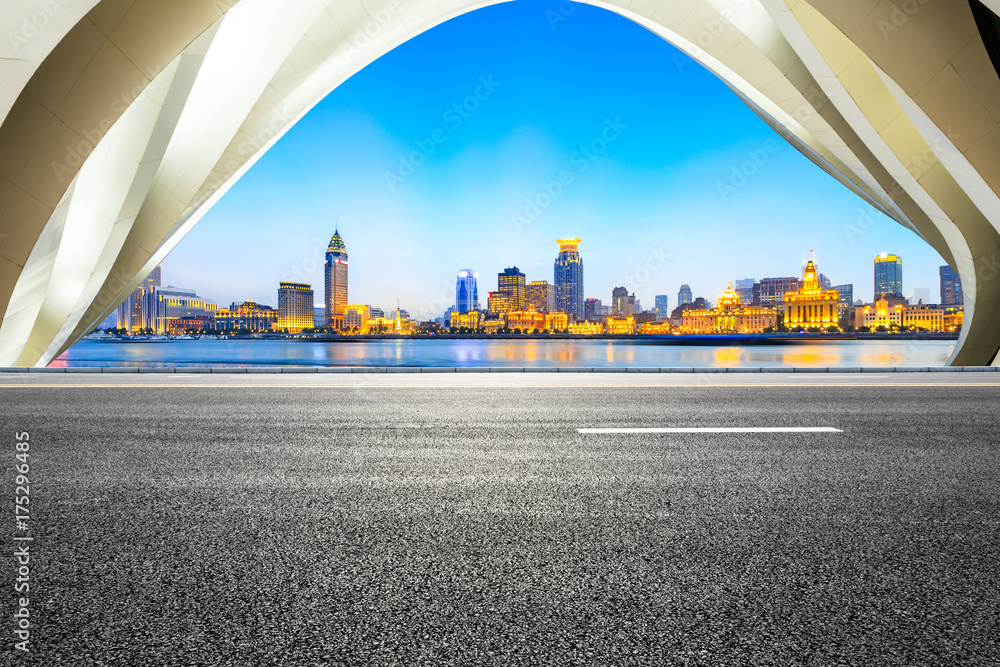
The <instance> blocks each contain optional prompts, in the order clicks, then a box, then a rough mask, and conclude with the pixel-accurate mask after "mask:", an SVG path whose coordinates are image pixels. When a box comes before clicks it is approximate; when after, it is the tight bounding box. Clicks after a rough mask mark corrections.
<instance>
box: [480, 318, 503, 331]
mask: <svg viewBox="0 0 1000 667" xmlns="http://www.w3.org/2000/svg"><path fill="white" fill-rule="evenodd" d="M480 326H481V327H482V329H483V331H485V332H486V333H488V334H495V333H497V332H498V331H500V330H501V329H503V328H504V327H505V326H506V322H504V321H503V320H501V319H488V320H483V321H482V323H481V324H480Z"/></svg>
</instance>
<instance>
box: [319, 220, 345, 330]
mask: <svg viewBox="0 0 1000 667" xmlns="http://www.w3.org/2000/svg"><path fill="white" fill-rule="evenodd" d="M323 268H324V271H325V276H324V277H325V279H326V280H325V283H326V284H325V288H326V294H325V299H324V300H323V307H324V314H325V315H326V326H328V327H333V328H334V329H340V328H342V327H343V326H344V312H345V311H346V310H347V246H346V245H344V239H342V238H341V237H340V232H339V230H337V231H334V233H333V238H331V239H330V245H329V246H328V247H327V249H326V264H325V265H324V267H323Z"/></svg>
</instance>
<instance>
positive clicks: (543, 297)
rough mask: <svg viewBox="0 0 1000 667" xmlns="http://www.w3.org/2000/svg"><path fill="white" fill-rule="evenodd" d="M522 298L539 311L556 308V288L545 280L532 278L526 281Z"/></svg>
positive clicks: (549, 311)
mask: <svg viewBox="0 0 1000 667" xmlns="http://www.w3.org/2000/svg"><path fill="white" fill-rule="evenodd" d="M524 299H525V301H527V302H528V305H530V306H533V307H534V308H535V310H537V311H538V312H540V313H551V312H554V311H555V310H556V290H555V287H554V286H553V285H552V283H550V282H549V281H547V280H532V281H531V282H530V283H528V286H527V287H525V288H524ZM564 328H565V327H564Z"/></svg>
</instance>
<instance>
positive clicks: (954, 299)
mask: <svg viewBox="0 0 1000 667" xmlns="http://www.w3.org/2000/svg"><path fill="white" fill-rule="evenodd" d="M938 273H939V274H940V276H941V305H942V306H961V305H963V304H964V303H965V298H964V297H963V296H962V279H961V278H959V277H958V274H957V273H955V271H954V270H953V269H952V268H951V267H950V266H942V267H941V268H940V270H939V271H938ZM119 326H121V325H119Z"/></svg>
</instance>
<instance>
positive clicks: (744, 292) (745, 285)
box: [733, 278, 757, 304]
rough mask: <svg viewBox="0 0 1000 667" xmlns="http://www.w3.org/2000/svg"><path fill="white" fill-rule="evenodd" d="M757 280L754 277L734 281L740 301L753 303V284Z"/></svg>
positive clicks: (734, 288)
mask: <svg viewBox="0 0 1000 667" xmlns="http://www.w3.org/2000/svg"><path fill="white" fill-rule="evenodd" d="M755 282H757V281H756V280H754V279H753V278H744V279H743V280H737V281H736V282H735V283H733V290H734V291H735V292H736V294H737V295H738V296H739V297H740V303H742V304H748V303H753V284H754V283H755Z"/></svg>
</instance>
